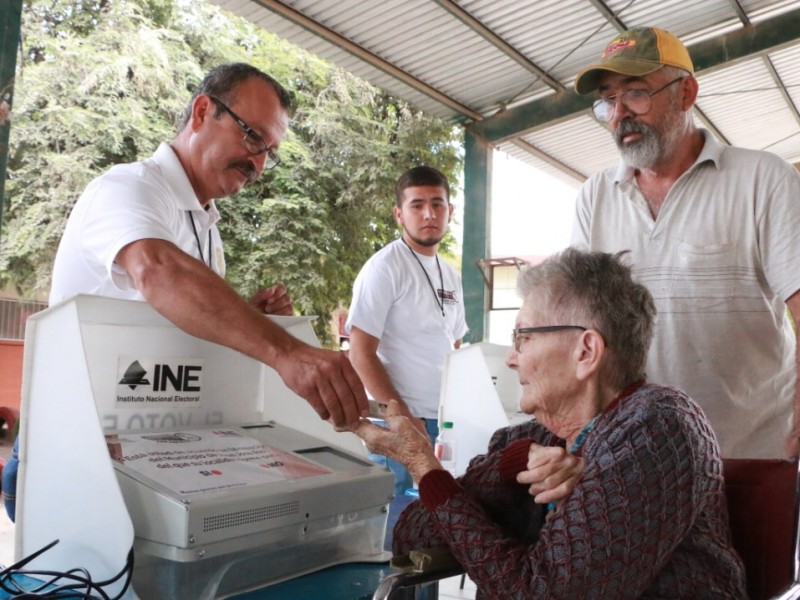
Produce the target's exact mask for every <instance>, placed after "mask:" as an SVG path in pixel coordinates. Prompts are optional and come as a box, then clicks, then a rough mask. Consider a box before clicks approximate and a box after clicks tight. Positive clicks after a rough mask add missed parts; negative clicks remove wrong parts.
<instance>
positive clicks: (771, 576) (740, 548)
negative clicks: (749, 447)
mask: <svg viewBox="0 0 800 600" xmlns="http://www.w3.org/2000/svg"><path fill="white" fill-rule="evenodd" d="M722 463H723V470H724V475H725V495H726V498H727V501H728V513H729V517H730V524H731V533H732V536H733V545H734V547H735V548H736V551H737V552H738V553H739V555H740V556H741V557H742V561H743V563H744V567H745V573H746V576H747V590H748V595H749V597H750V600H770V599H772V600H800V527H798V515H800V472H798V467H799V465H798V463H797V462H789V461H785V460H762V459H732V458H731V459H723V461H722ZM460 573H463V569H461V568H460V567H458V566H455V567H454V566H450V567H448V568H447V569H444V570H442V571H436V570H429V571H424V572H403V573H395V574H392V575H389V576H388V577H386V578H385V579H384V580H383V581H382V582H381V584H380V585H379V586H378V588H377V590H376V591H375V594H374V595H373V596H372V598H373V600H405V599H407V598H409V599H410V598H414V595H413V589H414V588H415V587H416V586H418V585H421V584H423V583H428V582H433V581H438V580H440V579H444V578H447V577H452V576H454V575H458V574H460Z"/></svg>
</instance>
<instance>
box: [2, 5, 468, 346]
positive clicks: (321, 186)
mask: <svg viewBox="0 0 800 600" xmlns="http://www.w3.org/2000/svg"><path fill="white" fill-rule="evenodd" d="M23 21H24V22H23V44H24V56H25V60H24V61H22V63H21V65H20V67H19V72H18V76H17V82H16V92H15V106H14V111H13V124H12V129H11V141H10V144H11V148H10V156H9V167H8V170H9V173H10V176H11V179H10V181H9V185H8V187H7V197H6V208H5V211H4V213H5V215H6V223H5V224H4V233H3V247H2V248H0V284H11V285H14V286H15V287H16V289H17V290H18V291H19V292H20V293H21V294H22V295H23V296H28V297H30V296H33V295H35V294H41V293H44V292H46V290H48V289H49V286H50V275H51V269H52V262H53V258H54V255H55V250H56V248H57V245H58V240H59V239H60V236H61V233H62V231H63V228H64V224H65V222H66V218H67V216H68V215H69V212H70V210H71V208H72V206H73V204H74V203H75V201H76V200H77V198H78V196H79V195H80V193H81V191H82V190H83V188H84V187H85V186H86V184H87V183H88V182H89V181H90V180H91V179H92V178H93V177H95V176H97V175H98V174H100V173H102V172H104V171H105V170H107V169H108V168H109V167H110V166H111V165H113V164H116V163H120V162H131V161H135V160H139V159H141V158H144V157H146V156H148V155H150V154H151V153H152V152H153V151H154V150H155V148H156V147H157V145H158V144H159V143H160V142H162V141H166V140H169V139H171V138H172V137H173V135H174V134H175V132H176V130H177V123H178V122H179V117H180V115H181V113H182V112H183V111H184V109H185V107H186V104H187V102H188V99H189V97H190V95H191V91H192V89H193V88H194V86H196V84H197V83H198V82H199V81H200V79H201V78H202V76H203V74H204V73H205V72H206V71H207V70H208V69H210V68H211V67H212V66H214V65H216V64H219V63H222V62H229V61H246V62H250V63H252V64H254V65H256V66H258V67H259V68H261V69H263V70H265V71H267V72H268V73H270V74H272V75H273V76H274V77H276V79H278V81H281V82H282V83H284V85H286V87H287V88H288V89H289V90H290V91H291V92H292V93H293V95H294V98H295V105H296V111H295V113H294V116H293V120H292V123H291V127H290V131H289V133H288V135H287V139H286V140H284V142H283V144H282V145H281V149H280V154H281V158H282V162H283V164H282V165H281V166H280V167H278V168H277V169H275V170H274V171H270V172H267V173H266V174H265V175H264V177H263V178H262V179H261V180H260V181H259V182H258V183H257V184H256V185H255V186H253V187H251V188H248V189H247V190H246V191H244V192H243V193H242V194H240V195H239V196H238V197H237V198H234V199H228V200H224V201H221V202H220V203H219V208H220V211H221V212H222V213H223V222H222V225H221V230H222V235H223V239H224V240H225V247H226V261H227V264H228V279H229V280H230V281H231V282H232V283H233V285H234V286H236V287H237V288H238V289H239V290H240V291H242V292H243V293H244V294H245V295H247V294H248V293H250V292H251V291H253V290H255V289H256V288H258V287H261V286H263V285H265V284H267V283H271V282H275V281H279V280H280V281H283V282H284V283H286V284H287V285H288V286H289V288H290V290H291V292H292V296H293V298H294V300H295V304H296V306H297V307H298V308H299V309H300V311H301V312H303V313H306V314H318V315H329V314H330V313H331V312H332V310H334V309H335V308H336V307H337V306H338V305H340V304H347V303H348V302H349V298H350V291H351V286H352V282H353V280H354V278H355V275H356V273H357V272H358V269H359V268H360V267H361V265H362V264H363V263H364V261H365V260H366V259H367V258H368V257H369V256H370V255H371V254H372V253H373V252H374V251H375V250H377V249H378V248H380V247H382V246H383V245H385V244H386V243H388V242H389V241H390V240H391V239H393V238H394V237H395V236H396V235H397V231H396V227H395V225H394V220H393V218H392V217H391V206H392V204H393V197H392V188H393V183H394V181H395V179H396V178H397V176H398V175H399V174H400V173H401V172H402V171H403V170H405V169H406V168H408V167H409V166H412V165H415V164H421V163H426V164H431V165H433V166H436V167H437V168H439V169H440V170H442V171H443V172H444V173H445V174H446V175H448V177H449V178H450V179H451V181H456V180H457V173H458V171H459V170H460V168H461V160H462V159H461V153H460V152H461V151H460V147H461V145H460V139H459V133H458V130H457V129H456V128H455V127H454V126H453V125H452V124H451V123H447V122H443V121H441V120H438V119H435V118H431V117H428V116H426V115H424V114H422V113H420V112H419V111H418V110H415V109H413V108H412V107H410V106H408V105H407V104H406V103H404V102H402V101H400V100H398V99H396V98H392V97H390V96H388V95H387V94H385V93H384V92H382V91H380V90H378V89H376V88H374V87H372V86H370V85H369V84H367V83H365V82H363V81H361V80H358V79H357V78H355V77H353V76H351V75H349V74H348V73H345V72H343V71H341V70H338V69H336V68H334V67H332V66H331V65H329V64H327V63H325V62H324V61H322V60H320V59H318V58H316V57H314V56H312V55H310V54H308V53H306V52H303V51H301V50H299V49H297V48H296V47H294V46H292V45H290V44H289V43H288V42H286V41H284V40H280V39H279V38H277V37H275V36H273V35H271V34H269V33H267V32H264V31H262V30H258V29H257V28H256V27H254V26H253V25H252V24H250V23H249V22H246V21H244V20H242V19H239V18H237V17H234V16H231V15H229V14H227V13H224V12H223V11H221V10H220V9H219V8H217V7H215V6H211V5H209V4H207V3H205V2H204V1H202V0H115V1H114V2H109V1H108V0H29V1H28V2H26V4H25V6H24V8H23ZM176 82H178V85H176ZM447 241H448V242H450V241H451V240H447ZM444 248H445V249H447V248H449V246H448V244H447V243H446V244H445V245H444ZM315 327H316V330H317V334H318V335H319V336H320V338H321V339H323V340H324V341H330V333H329V332H328V330H327V319H320V321H319V322H318V323H317V324H316V326H315Z"/></svg>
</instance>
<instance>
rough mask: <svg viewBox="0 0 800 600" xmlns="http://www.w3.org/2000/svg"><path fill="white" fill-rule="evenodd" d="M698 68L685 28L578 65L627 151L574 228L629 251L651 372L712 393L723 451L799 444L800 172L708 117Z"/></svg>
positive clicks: (628, 38) (601, 244)
mask: <svg viewBox="0 0 800 600" xmlns="http://www.w3.org/2000/svg"><path fill="white" fill-rule="evenodd" d="M693 72H694V68H693V65H692V61H691V58H690V56H689V53H688V51H687V50H686V48H685V47H684V46H683V44H682V43H681V42H680V41H679V40H678V38H677V37H675V36H674V35H672V34H670V33H668V32H666V31H663V30H661V29H656V28H650V27H646V28H636V29H631V30H629V31H626V32H625V33H623V34H620V35H618V36H617V37H616V38H614V39H613V40H612V41H611V42H610V43H609V45H608V46H607V48H606V49H605V51H604V53H603V55H602V57H601V59H600V60H599V61H598V62H597V63H596V64H594V65H592V66H590V67H588V68H587V69H585V70H584V71H583V72H582V73H580V74H579V75H578V78H577V79H576V81H575V89H576V90H577V91H578V93H581V94H589V93H592V92H596V93H597V95H598V99H597V100H596V101H595V103H594V106H593V112H594V116H595V117H596V118H597V120H598V121H600V122H601V123H603V124H604V125H607V126H608V128H609V130H610V132H611V133H612V135H613V136H614V140H615V142H616V144H617V146H618V148H619V150H620V154H621V157H622V163H621V164H620V166H619V167H618V168H615V169H609V170H607V171H605V172H603V173H599V174H596V175H595V176H593V177H592V178H590V179H589V180H588V181H587V182H586V184H584V186H583V188H582V190H581V192H580V195H579V197H578V203H577V215H576V220H575V227H574V231H573V239H572V241H573V244H574V245H575V246H578V247H580V248H587V249H591V250H601V251H605V252H616V251H620V250H630V252H631V255H630V256H631V260H632V263H633V268H634V272H635V274H636V276H637V278H638V279H639V281H640V282H641V283H643V284H645V285H646V286H647V287H648V289H649V290H650V292H651V293H652V295H653V297H654V298H655V301H656V305H657V307H658V318H657V325H656V330H655V338H654V340H653V344H652V346H651V350H650V354H649V360H648V364H647V375H648V379H649V380H651V381H653V382H656V383H664V384H670V385H674V386H676V387H679V388H681V389H683V390H684V391H686V392H688V393H689V395H691V396H692V398H694V399H695V400H697V402H698V403H700V405H701V406H702V407H703V409H704V410H705V411H706V413H707V415H708V417H709V419H710V421H711V424H712V425H713V427H714V430H715V432H716V434H717V437H718V439H719V442H720V447H721V450H722V455H723V456H724V457H736V458H778V457H784V456H790V457H794V456H797V454H798V450H800V410H799V409H798V407H799V406H800V404H799V403H798V392H800V389H798V386H797V385H796V380H797V366H796V360H795V348H796V337H795V333H794V331H793V329H792V325H791V323H790V319H789V317H788V315H787V310H786V309H787V306H788V308H789V312H790V313H791V315H792V316H793V317H794V319H795V321H796V320H797V318H798V317H800V294H798V293H797V292H798V290H800V235H798V232H800V174H798V172H797V171H796V170H795V169H794V168H793V167H792V166H791V165H789V164H787V163H786V162H785V161H783V160H781V159H780V158H778V157H777V156H775V155H773V154H769V153H767V152H760V151H755V150H745V149H742V148H734V147H729V146H723V145H721V144H720V143H719V142H718V141H717V140H715V139H714V137H713V136H712V135H711V133H709V132H708V131H705V130H703V129H698V128H696V127H695V124H694V120H693V117H692V106H693V105H694V103H695V101H696V99H697V93H698V83H697V80H696V79H695V77H694V74H693Z"/></svg>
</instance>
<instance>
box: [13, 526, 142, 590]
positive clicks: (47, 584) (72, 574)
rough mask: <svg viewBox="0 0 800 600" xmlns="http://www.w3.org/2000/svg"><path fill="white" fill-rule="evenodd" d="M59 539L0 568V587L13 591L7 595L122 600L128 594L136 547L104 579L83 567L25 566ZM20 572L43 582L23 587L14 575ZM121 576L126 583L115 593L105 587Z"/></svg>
mask: <svg viewBox="0 0 800 600" xmlns="http://www.w3.org/2000/svg"><path fill="white" fill-rule="evenodd" d="M58 542H59V540H53V541H52V542H50V543H49V544H47V545H46V546H44V547H43V548H41V549H39V550H37V551H36V552H34V553H33V554H31V555H29V556H26V557H25V558H23V559H22V560H20V561H17V562H16V563H14V564H13V565H11V566H10V567H7V568H5V569H3V570H2V571H0V590H2V591H4V592H6V593H7V594H11V595H10V596H8V598H10V599H13V600H34V599H45V600H57V599H60V598H64V599H66V598H69V599H71V600H120V599H121V598H122V597H123V596H124V595H125V592H126V591H127V590H128V587H129V586H130V583H131V577H132V576H133V548H131V550H130V552H128V558H127V560H126V561H125V566H124V567H123V568H122V570H121V571H120V572H119V573H117V574H116V575H115V576H114V577H112V578H110V579H106V580H104V581H92V577H91V575H90V574H89V572H88V571H87V570H86V569H84V568H82V567H78V568H75V569H70V570H69V571H64V572H60V571H28V570H26V569H23V567H24V566H25V565H27V564H28V563H29V562H31V561H32V560H34V559H35V558H37V557H38V556H40V555H41V554H43V553H44V552H47V551H48V550H50V548H52V547H53V546H55V545H56V544H57V543H58ZM19 575H24V576H26V577H33V578H34V579H38V580H39V582H40V584H39V585H36V586H34V587H31V588H30V589H24V588H23V587H22V586H21V585H20V584H19V583H18V582H17V581H15V580H14V577H15V576H19ZM122 577H125V583H124V585H123V587H122V590H120V592H119V594H117V595H116V596H111V595H109V594H108V593H107V592H106V591H105V590H104V589H103V588H104V587H106V586H108V585H111V584H112V583H115V582H116V581H118V580H119V579H121V578H122Z"/></svg>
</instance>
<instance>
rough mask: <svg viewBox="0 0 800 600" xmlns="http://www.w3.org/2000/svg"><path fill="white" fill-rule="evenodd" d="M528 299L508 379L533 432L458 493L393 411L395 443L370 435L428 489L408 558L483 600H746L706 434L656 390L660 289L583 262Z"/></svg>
mask: <svg viewBox="0 0 800 600" xmlns="http://www.w3.org/2000/svg"><path fill="white" fill-rule="evenodd" d="M518 287H519V291H520V293H521V296H522V298H523V304H522V308H520V311H519V315H518V317H517V324H516V328H515V329H514V345H513V348H512V349H511V351H510V353H509V356H508V359H507V363H508V365H509V367H511V368H512V369H515V370H516V371H517V374H518V376H519V381H520V383H521V384H522V390H523V391H522V399H521V408H522V410H523V411H524V412H526V413H528V414H532V415H534V417H535V419H533V420H531V421H529V422H526V423H524V424H522V425H517V426H514V427H509V428H505V429H501V430H499V431H497V432H496V433H495V434H494V436H493V438H492V440H491V442H490V445H489V449H488V452H487V454H485V455H482V456H478V457H476V458H474V459H473V460H472V461H471V463H470V465H469V468H468V469H467V472H466V473H465V474H464V475H463V477H460V478H458V479H454V478H453V477H452V476H451V475H450V473H448V472H447V471H445V470H443V469H442V467H441V465H440V464H439V462H438V461H437V460H436V457H435V456H434V453H433V450H432V449H431V447H430V443H429V442H428V440H427V439H425V438H424V437H423V436H422V435H421V434H420V433H419V431H418V430H417V428H416V427H414V425H413V424H412V423H410V422H409V420H408V419H407V418H405V417H403V416H401V415H400V414H399V411H397V407H396V406H393V403H390V405H389V408H388V413H389V416H388V417H387V422H388V424H389V426H390V429H388V430H387V429H382V428H379V427H377V426H374V425H372V424H370V423H368V422H363V423H361V425H360V426H359V429H358V434H359V435H360V436H361V437H362V438H363V439H364V440H365V442H366V444H367V446H368V447H369V448H370V450H372V451H373V452H380V453H383V454H386V455H388V456H391V457H392V458H395V459H396V460H398V461H400V462H402V463H403V464H405V465H406V466H407V467H408V469H409V471H410V472H411V474H412V475H413V477H414V479H415V481H418V482H419V492H420V500H418V501H416V502H414V503H413V504H411V505H410V506H409V507H408V508H407V509H406V511H405V512H404V513H403V514H402V515H401V517H400V519H399V521H398V523H397V525H396V527H395V530H394V551H395V553H396V554H402V553H406V552H409V551H410V550H413V549H419V548H425V547H432V546H438V545H446V546H447V547H449V550H450V552H451V553H452V554H453V556H454V557H455V558H456V560H458V562H459V563H460V564H461V565H462V567H464V569H465V570H466V572H467V573H468V574H469V576H470V578H471V579H472V580H473V581H474V582H475V583H476V585H477V587H478V594H477V597H478V598H498V599H499V598H502V599H504V600H506V599H511V598H525V599H528V598H530V599H534V598H536V599H544V598H565V599H566V598H570V599H572V598H602V599H604V600H609V599H619V598H670V599H680V598H685V599H691V600H698V599H701V598H713V599H714V600H720V599H725V598H735V599H741V598H746V592H745V584H744V570H743V567H742V563H741V561H740V559H739V557H738V555H737V554H736V552H735V550H734V549H733V546H732V542H731V534H730V530H729V526H728V513H727V507H726V503H725V495H724V487H723V478H722V461H721V459H720V456H719V448H718V446H717V442H716V439H715V437H714V434H713V433H712V431H711V427H710V426H709V422H708V420H707V419H706V417H705V415H704V414H703V412H702V410H701V409H700V407H699V406H698V405H697V404H696V403H695V402H694V401H693V400H692V399H691V398H689V397H688V396H687V395H686V394H684V393H683V392H681V391H680V390H677V389H675V388H672V387H667V386H664V385H657V384H652V383H646V382H645V380H644V378H645V373H644V366H645V361H646V358H647V351H648V346H649V344H650V339H651V334H652V328H653V319H654V316H655V305H654V303H653V299H652V297H651V296H650V294H649V292H648V291H647V289H646V288H645V287H644V286H642V285H640V284H637V283H635V282H634V281H633V280H632V278H631V272H630V269H629V268H628V267H627V266H626V265H625V264H624V263H623V262H622V261H621V260H620V256H619V255H610V254H605V253H600V252H593V253H586V252H580V251H577V250H573V249H568V250H566V251H564V252H563V253H561V254H559V255H556V256H554V257H551V258H550V259H548V260H546V261H545V262H543V263H541V264H539V265H536V266H534V267H531V268H528V269H527V270H525V271H523V272H522V273H521V274H520V278H519V283H518ZM567 453H569V454H567ZM559 454H561V455H562V458H559ZM571 455H574V456H571ZM575 456H578V457H581V458H580V459H576V458H575ZM565 457H567V458H568V459H565ZM570 460H571V461H573V463H579V467H580V469H578V470H579V471H580V473H579V474H578V475H575V470H574V466H572V463H570ZM554 465H555V466H554ZM553 471H557V472H555V473H553ZM564 473H566V475H564ZM549 475H552V476H553V477H554V478H555V483H553V482H548V481H547V480H546V477H547V476H549ZM529 484H534V485H530V489H529ZM531 495H535V498H531ZM559 495H560V496H561V497H560V499H558V501H557V502H548V501H549V500H553V497H554V496H559Z"/></svg>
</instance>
